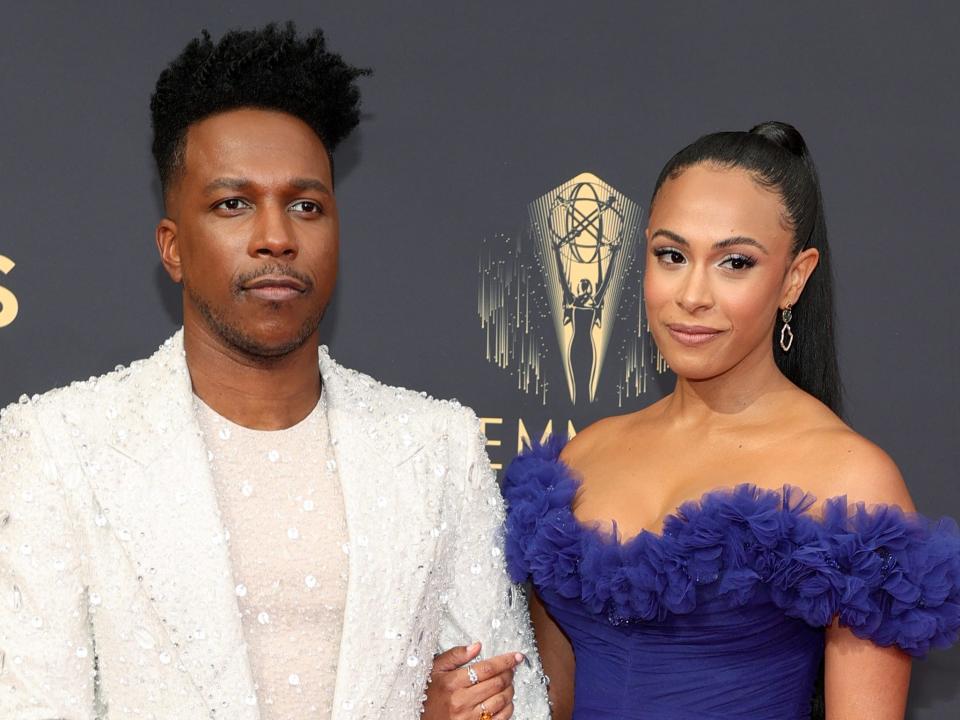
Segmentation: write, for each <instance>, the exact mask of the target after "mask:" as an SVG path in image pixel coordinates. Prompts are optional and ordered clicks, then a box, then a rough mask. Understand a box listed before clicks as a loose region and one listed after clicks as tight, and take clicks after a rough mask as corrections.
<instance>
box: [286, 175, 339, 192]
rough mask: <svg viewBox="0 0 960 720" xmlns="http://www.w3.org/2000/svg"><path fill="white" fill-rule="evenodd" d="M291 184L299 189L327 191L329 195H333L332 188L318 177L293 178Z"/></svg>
mask: <svg viewBox="0 0 960 720" xmlns="http://www.w3.org/2000/svg"><path fill="white" fill-rule="evenodd" d="M290 184H291V185H293V187H295V188H297V190H316V191H318V192H322V193H326V194H327V195H332V194H333V193H331V192H330V188H328V187H327V186H326V184H325V183H324V182H323V181H322V180H319V179H317V178H303V177H300V178H293V180H291V181H290Z"/></svg>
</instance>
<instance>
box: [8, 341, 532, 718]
mask: <svg viewBox="0 0 960 720" xmlns="http://www.w3.org/2000/svg"><path fill="white" fill-rule="evenodd" d="M319 368H320V373H321V376H322V378H323V382H324V387H325V392H326V394H327V402H328V412H329V426H330V432H331V436H332V440H333V443H334V452H335V456H336V460H337V465H338V471H339V473H340V480H341V483H342V486H343V495H344V505H345V512H346V519H347V528H348V535H349V573H350V574H349V585H348V590H347V602H346V610H345V615H344V626H343V639H342V642H341V648H340V657H339V665H338V675H337V682H336V690H335V695H334V715H333V717H334V719H335V720H354V719H359V718H391V719H394V718H416V717H418V716H419V714H420V709H421V705H422V699H423V697H424V690H425V685H426V679H427V675H428V673H429V670H430V667H431V665H432V659H433V655H434V653H436V652H438V651H440V650H441V649H446V648H448V647H450V646H452V645H459V644H469V643H470V642H471V641H473V640H481V641H483V643H484V655H485V656H490V655H493V654H497V653H501V652H507V651H510V650H519V651H521V652H523V653H525V654H526V655H527V657H528V658H530V661H529V663H528V664H526V665H522V666H521V667H519V668H518V669H517V673H516V676H515V688H516V699H515V704H516V710H515V714H514V717H516V718H519V719H520V720H525V719H526V718H547V717H549V710H548V707H547V700H546V693H545V689H544V685H543V684H542V683H541V679H542V674H541V670H540V666H539V662H538V660H537V656H536V651H535V648H534V643H533V638H532V633H531V629H530V625H529V621H528V618H527V606H526V602H525V601H524V598H523V595H522V594H521V593H520V592H519V591H518V590H517V589H516V588H514V586H512V585H511V583H510V581H509V580H508V578H507V575H506V572H505V568H504V557H503V545H502V522H503V506H502V501H501V499H500V494H499V492H498V489H497V485H496V480H495V477H494V475H493V473H492V471H491V469H490V465H489V462H488V461H487V459H486V454H485V452H484V449H483V440H482V437H481V434H480V431H479V426H478V422H477V419H476V417H475V416H474V415H473V413H472V412H471V411H469V410H468V409H466V408H464V407H462V406H460V405H459V404H457V403H456V402H445V401H437V400H433V399H430V398H427V397H425V396H423V395H420V394H417V393H414V392H411V391H409V390H404V389H400V388H393V387H387V386H384V385H382V384H380V383H377V382H376V381H374V380H373V379H371V378H370V377H367V376H365V375H362V374H360V373H357V372H354V371H351V370H347V369H344V368H342V367H341V366H339V365H338V364H336V363H335V362H334V361H333V360H332V359H331V358H330V357H329V355H328V354H327V352H326V350H325V349H324V348H321V350H320V354H319ZM193 407H194V406H193V396H192V390H191V385H190V378H189V374H188V371H187V366H186V361H185V357H184V353H183V339H182V332H180V333H177V334H176V335H175V336H174V337H172V338H171V339H170V340H168V341H167V342H166V343H165V344H164V345H163V346H162V347H161V348H160V349H159V350H158V351H157V352H156V353H155V354H154V355H153V356H152V357H150V358H149V359H146V360H141V361H137V362H135V363H133V364H132V365H131V366H130V367H129V368H122V369H118V370H117V371H115V372H112V373H109V374H107V375H104V376H102V377H100V378H96V379H91V380H89V381H86V382H83V383H74V384H73V385H71V386H69V387H66V388H61V389H58V390H53V391H51V392H49V393H47V394H45V395H43V396H40V397H35V398H34V399H32V400H27V399H23V400H21V402H20V403H17V404H14V405H11V406H10V407H8V408H6V410H4V411H3V414H2V417H0V598H2V601H0V717H3V718H23V719H25V720H26V719H30V720H38V719H40V718H65V719H70V720H73V719H76V720H88V719H92V718H111V719H117V718H138V719H142V718H157V719H161V720H164V719H167V718H170V719H173V718H175V719H176V720H193V719H194V718H197V719H199V718H226V719H229V720H233V719H234V718H236V719H238V720H255V719H256V718H259V709H258V707H257V700H256V695H255V691H254V686H253V680H252V676H251V671H250V666H249V662H248V659H247V653H246V649H245V644H244V638H243V632H242V627H241V621H240V613H239V610H238V606H237V600H236V595H235V592H234V588H235V584H234V582H233V577H232V571H231V566H230V560H229V554H228V548H227V546H226V542H225V537H224V530H223V525H222V523H221V520H220V518H219V513H218V509H217V502H216V496H215V494H214V489H213V483H212V479H211V474H210V469H209V465H208V459H207V449H206V447H205V446H204V442H203V438H202V436H201V433H200V429H199V426H198V423H197V420H196V418H195V416H194V410H193ZM331 551H334V550H331ZM336 551H337V552H339V551H340V550H339V549H337V550H336ZM304 652H305V653H307V652H309V650H308V649H306V648H305V649H304Z"/></svg>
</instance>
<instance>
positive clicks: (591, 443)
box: [560, 400, 664, 467]
mask: <svg viewBox="0 0 960 720" xmlns="http://www.w3.org/2000/svg"><path fill="white" fill-rule="evenodd" d="M663 402H664V401H663V400H659V401H657V402H655V403H653V404H652V405H649V406H647V407H645V408H642V409H640V410H635V411H633V412H629V413H624V414H622V415H609V416H607V417H605V418H601V419H600V420H597V421H596V422H594V423H592V424H590V425H588V426H587V427H585V428H584V429H583V430H580V431H579V432H577V434H576V435H575V436H574V437H573V438H571V439H570V441H569V442H568V443H567V444H566V446H565V447H564V448H563V452H561V453H560V458H561V459H562V460H563V461H564V463H566V464H567V465H569V466H571V467H580V466H581V465H583V464H585V463H589V461H590V458H591V457H596V456H598V455H609V454H610V453H611V452H612V451H615V450H617V449H623V446H624V443H625V442H631V441H636V440H638V439H639V438H640V437H642V435H643V434H644V427H645V426H648V425H650V423H651V422H652V420H653V418H654V417H656V416H657V415H658V414H659V412H660V406H661V404H662V403H663Z"/></svg>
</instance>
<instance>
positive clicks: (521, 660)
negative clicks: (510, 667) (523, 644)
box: [513, 653, 526, 665]
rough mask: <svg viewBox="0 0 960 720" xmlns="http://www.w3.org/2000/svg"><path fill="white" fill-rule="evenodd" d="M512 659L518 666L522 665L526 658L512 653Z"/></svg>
mask: <svg viewBox="0 0 960 720" xmlns="http://www.w3.org/2000/svg"><path fill="white" fill-rule="evenodd" d="M513 659H514V660H516V661H517V665H519V664H520V663H522V662H523V661H524V660H526V658H525V657H524V656H523V655H521V654H520V653H514V654H513Z"/></svg>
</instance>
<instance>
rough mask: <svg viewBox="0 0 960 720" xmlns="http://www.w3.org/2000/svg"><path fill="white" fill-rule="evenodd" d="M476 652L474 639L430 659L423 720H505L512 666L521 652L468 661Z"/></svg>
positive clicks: (508, 710) (510, 712)
mask: <svg viewBox="0 0 960 720" xmlns="http://www.w3.org/2000/svg"><path fill="white" fill-rule="evenodd" d="M479 654H480V643H478V642H475V643H473V644H472V645H468V646H466V647H464V646H462V645H459V646H457V647H454V648H450V649H449V650H447V651H446V652H444V653H441V654H440V655H437V657H436V658H434V660H433V670H432V671H431V673H430V679H429V684H428V685H427V700H426V702H425V703H424V706H423V715H421V718H423V720H509V718H510V717H511V716H512V715H513V669H514V668H515V667H516V666H517V664H518V663H521V662H523V655H521V654H520V653H506V654H504V655H497V656H496V657H492V658H488V659H486V660H480V661H479V662H476V663H473V664H468V663H470V662H471V661H472V660H473V659H474V658H476V657H477V656H478V655H479ZM471 671H472V672H471Z"/></svg>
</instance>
